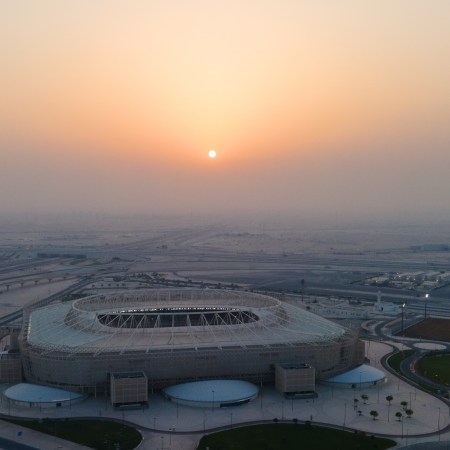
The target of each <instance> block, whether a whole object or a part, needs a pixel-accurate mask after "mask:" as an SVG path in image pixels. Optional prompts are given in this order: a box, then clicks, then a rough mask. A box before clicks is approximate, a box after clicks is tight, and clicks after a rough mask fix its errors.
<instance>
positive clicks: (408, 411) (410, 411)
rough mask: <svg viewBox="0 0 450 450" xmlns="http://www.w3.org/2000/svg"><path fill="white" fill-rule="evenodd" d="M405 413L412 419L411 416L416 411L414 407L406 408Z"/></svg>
mask: <svg viewBox="0 0 450 450" xmlns="http://www.w3.org/2000/svg"><path fill="white" fill-rule="evenodd" d="M405 413H406V415H407V416H408V419H410V418H411V416H412V415H413V414H414V411H413V410H412V409H406V410H405Z"/></svg>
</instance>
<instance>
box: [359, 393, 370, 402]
mask: <svg viewBox="0 0 450 450" xmlns="http://www.w3.org/2000/svg"><path fill="white" fill-rule="evenodd" d="M361 398H362V399H363V400H364V404H366V402H367V400H369V396H368V395H367V394H361Z"/></svg>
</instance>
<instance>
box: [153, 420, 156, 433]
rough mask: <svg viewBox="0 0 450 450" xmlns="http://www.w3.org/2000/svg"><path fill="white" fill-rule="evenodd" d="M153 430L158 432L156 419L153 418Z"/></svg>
mask: <svg viewBox="0 0 450 450" xmlns="http://www.w3.org/2000/svg"><path fill="white" fill-rule="evenodd" d="M153 430H154V431H155V430H156V417H153Z"/></svg>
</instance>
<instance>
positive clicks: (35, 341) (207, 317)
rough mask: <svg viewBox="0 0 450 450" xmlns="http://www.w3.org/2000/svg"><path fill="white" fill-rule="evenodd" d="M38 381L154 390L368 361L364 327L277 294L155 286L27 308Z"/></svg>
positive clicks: (28, 366) (27, 358) (28, 344)
mask: <svg viewBox="0 0 450 450" xmlns="http://www.w3.org/2000/svg"><path fill="white" fill-rule="evenodd" d="M20 350H21V355H22V363H23V368H24V374H25V378H26V380H27V381H28V382H32V383H39V384H44V385H49V386H55V387H64V388H66V389H67V388H68V389H73V390H76V391H79V392H84V393H86V392H92V393H94V392H95V393H100V392H103V391H105V389H108V382H109V374H110V373H112V372H129V371H144V372H145V373H146V375H147V377H148V380H149V385H150V387H151V388H152V389H153V388H160V387H164V386H168V385H171V384H175V383H180V382H186V381H193V380H202V379H214V378H234V379H241V380H248V381H253V382H261V383H262V382H269V381H272V382H273V379H274V366H275V364H278V363H292V364H301V363H307V364H310V365H311V366H313V367H314V368H315V369H316V376H317V378H318V379H325V378H329V377H331V376H333V375H337V374H339V373H342V372H344V371H346V370H349V369H350V368H352V367H355V366H357V365H359V364H361V363H362V362H363V359H364V345H363V343H362V342H361V341H360V340H359V339H358V334H357V333H356V332H355V331H352V330H350V329H347V328H345V327H343V326H341V325H338V324H336V323H334V322H331V321H329V320H326V319H324V318H321V317H319V316H316V315H314V314H312V313H309V312H308V311H305V310H303V309H301V308H298V307H296V306H293V305H290V304H287V303H284V302H282V301H280V300H278V299H276V298H273V297H270V296H267V295H261V294H255V293H248V292H242V291H224V290H208V289H203V290H199V289H197V290H195V289H190V290H189V289H186V290H172V289H170V290H146V291H141V290H139V291H126V292H120V293H115V294H110V295H95V296H91V297H86V298H83V299H79V300H74V301H71V302H64V303H58V304H54V305H50V306H46V307H42V308H38V309H34V310H32V309H30V310H26V311H24V324H23V328H22V333H21V336H20Z"/></svg>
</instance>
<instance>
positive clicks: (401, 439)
mask: <svg viewBox="0 0 450 450" xmlns="http://www.w3.org/2000/svg"><path fill="white" fill-rule="evenodd" d="M390 351H391V347H390V346H389V345H387V344H385V343H379V342H373V341H372V342H370V343H368V344H367V356H368V357H369V358H370V359H371V361H372V365H374V366H375V367H378V368H380V369H382V368H381V366H380V359H381V358H382V356H383V355H384V354H386V353H389V352H390ZM387 376H388V381H387V383H386V384H384V385H382V386H373V387H370V388H367V389H366V388H362V389H360V388H359V387H358V386H357V387H356V389H354V390H352V389H338V388H333V387H330V386H321V385H319V386H318V387H317V392H318V395H319V396H318V398H316V399H302V400H300V399H299V400H287V399H284V398H283V397H282V396H280V395H279V394H278V393H277V392H276V391H275V390H274V388H272V387H266V386H264V387H263V389H262V393H261V395H260V396H259V397H258V398H257V399H256V400H254V401H252V402H250V403H248V404H246V405H242V406H238V407H231V408H222V409H214V410H212V409H201V408H193V407H187V406H181V405H179V406H177V405H176V404H174V403H172V402H170V401H168V400H166V399H164V398H163V397H162V396H161V395H160V394H153V395H151V396H150V400H149V408H146V409H140V410H133V411H116V410H114V409H113V408H111V405H110V404H109V402H108V400H107V399H106V398H96V399H95V398H90V399H88V400H86V401H84V402H82V403H79V404H76V405H72V406H71V407H70V408H69V407H64V408H52V409H42V411H39V410H36V409H29V408H20V407H16V406H14V405H8V404H7V402H5V401H4V400H3V402H2V403H1V405H0V411H1V412H2V413H3V414H11V415H14V416H22V417H30V416H34V417H58V418H61V417H99V418H104V417H111V418H115V419H116V420H119V421H125V422H130V423H134V424H136V426H137V428H138V429H140V430H141V432H142V434H143V436H144V441H143V443H142V445H141V446H140V448H141V449H145V450H147V449H148V450H150V449H152V450H155V449H157V448H158V449H160V448H161V447H163V448H164V449H167V450H169V449H176V450H194V449H195V448H196V446H197V444H198V441H199V439H200V437H201V436H202V435H203V433H204V432H208V430H212V429H215V428H218V427H230V428H231V427H232V426H233V427H235V426H237V425H238V424H244V423H246V422H253V421H260V420H266V421H269V422H270V421H272V420H273V419H274V418H275V417H276V418H278V419H279V421H281V420H283V421H292V419H294V418H297V419H298V420H299V421H304V420H312V421H313V422H316V423H329V424H334V425H337V426H339V427H341V426H342V427H344V426H345V428H347V429H352V430H353V429H355V430H361V431H365V432H367V433H376V434H383V435H389V436H391V437H394V438H395V439H396V440H397V442H398V443H399V445H398V447H397V448H400V446H405V445H408V444H412V443H418V442H427V441H434V440H438V436H437V435H433V434H432V433H437V432H438V431H439V430H440V431H441V433H440V438H441V440H442V441H446V440H447V439H448V438H449V434H448V432H447V430H446V427H448V426H449V424H450V417H449V409H448V407H447V405H446V404H445V403H443V402H442V401H440V400H438V399H437V398H435V397H433V396H431V395H428V394H426V393H424V392H422V391H420V390H418V389H415V388H414V387H412V386H410V385H409V384H407V383H406V382H404V381H402V380H400V379H398V378H397V377H395V376H393V375H391V374H387ZM362 394H366V395H367V396H368V397H369V398H368V400H367V402H366V404H364V401H363V399H362V398H361V395H362ZM388 395H392V396H393V397H394V399H393V401H392V404H391V405H390V406H389V403H388V402H387V401H386V396H388ZM354 399H358V402H354ZM402 401H407V402H408V407H410V408H411V409H412V410H413V411H414V414H413V416H412V417H411V418H404V419H403V420H402V421H400V422H399V421H398V420H397V419H396V417H395V413H396V412H397V411H400V412H403V407H402V406H401V404H400V402H402ZM355 403H357V407H356V408H354V404H355ZM372 410H375V411H377V412H378V419H377V420H372V417H371V416H370V411H372ZM358 411H361V414H359V413H358ZM403 414H404V412H403ZM6 428H7V426H6ZM6 428H5V429H6ZM30 433H31V432H28V431H25V433H24V436H23V438H22V440H23V443H28V444H30V442H37V441H35V440H33V439H29V440H28V436H30ZM12 436H13V437H14V436H16V434H15V432H14V431H12ZM45 439H51V438H44V440H45ZM49 445H53V444H49ZM49 445H47V446H45V447H41V448H45V449H48V448H52V447H51V446H49ZM60 445H61V449H69V448H71V449H72V448H73V449H75V448H80V447H79V446H74V444H73V445H72V446H69V444H60ZM53 448H57V447H53Z"/></svg>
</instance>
